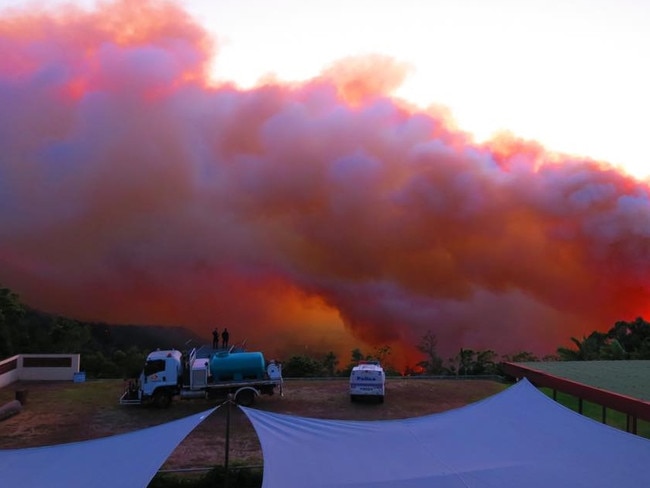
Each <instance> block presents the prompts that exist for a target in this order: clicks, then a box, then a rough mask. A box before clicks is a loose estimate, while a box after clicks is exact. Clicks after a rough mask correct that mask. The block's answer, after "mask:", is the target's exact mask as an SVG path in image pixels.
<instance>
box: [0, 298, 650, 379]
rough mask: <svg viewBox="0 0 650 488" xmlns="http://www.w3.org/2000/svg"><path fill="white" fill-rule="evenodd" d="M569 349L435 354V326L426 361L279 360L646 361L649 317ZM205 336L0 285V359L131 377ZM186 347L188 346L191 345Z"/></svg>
mask: <svg viewBox="0 0 650 488" xmlns="http://www.w3.org/2000/svg"><path fill="white" fill-rule="evenodd" d="M570 340H571V343H572V345H573V346H574V347H573V348H568V347H558V348H557V351H556V354H554V355H551V356H547V357H543V358H538V357H536V356H535V355H534V354H532V353H530V352H527V351H522V352H520V353H517V354H514V355H503V356H500V355H499V354H497V353H496V352H495V351H493V350H473V349H465V348H461V349H460V351H459V352H458V353H457V354H456V355H455V356H454V357H452V358H448V359H446V360H445V359H444V358H442V357H441V356H440V355H439V354H438V347H437V339H436V336H435V333H434V332H433V331H432V330H429V331H427V333H426V334H425V335H424V336H423V337H422V338H421V340H420V342H419V343H418V344H417V345H416V346H417V348H418V350H419V351H420V352H421V353H422V356H423V358H424V359H423V360H422V361H419V362H418V363H417V364H414V365H412V366H409V367H407V368H406V370H405V371H397V370H396V369H395V368H394V367H393V366H392V362H391V348H390V346H381V347H377V348H375V349H374V350H373V351H371V352H363V351H361V350H360V349H354V350H352V351H351V354H350V358H349V360H347V361H344V362H342V361H341V359H340V358H339V357H338V356H337V355H336V354H335V353H334V352H331V351H329V352H326V353H323V354H320V355H317V354H314V355H293V356H290V357H289V358H287V359H285V360H284V361H283V362H282V367H283V374H284V376H285V377H296V378H297V377H327V376H330V377H331V376H349V374H350V371H351V369H352V367H353V366H355V365H356V364H358V363H359V361H362V360H371V359H372V360H379V361H381V363H382V365H383V366H384V368H385V369H386V372H387V374H389V375H416V374H418V375H436V376H438V375H440V376H452V375H453V376H459V375H462V376H480V375H500V374H501V369H500V364H501V363H502V362H504V361H513V362H531V361H591V360H626V359H627V360H629V359H650V323H648V322H646V321H645V320H644V319H643V318H641V317H639V318H637V319H635V320H634V321H631V322H626V321H619V322H616V323H615V324H614V325H613V326H612V328H611V329H610V330H609V331H607V332H598V331H594V332H592V333H591V334H589V335H588V336H586V337H583V338H582V339H577V338H575V337H571V338H570ZM202 342H203V341H202V339H201V338H200V337H198V336H196V334H194V333H193V332H192V331H191V330H189V329H187V328H184V327H167V326H156V325H146V326H142V325H111V324H105V323H101V322H83V321H78V320H73V319H68V318H65V317H61V316H57V315H52V314H47V313H44V312H41V311H38V310H35V309H33V308H31V307H28V306H26V305H24V304H22V303H21V301H20V299H19V297H18V295H17V294H16V293H14V292H12V291H11V290H10V289H8V288H4V287H2V286H0V360H2V359H5V358H7V357H11V356H13V355H15V354H21V353H22V354H29V353H70V352H71V351H74V352H78V353H80V354H81V362H82V369H83V370H84V371H85V372H86V375H87V376H88V377H90V378H132V377H135V376H137V375H138V374H139V372H140V370H141V369H142V366H143V364H144V361H145V358H146V356H147V354H148V353H149V352H150V351H151V349H152V348H161V349H170V348H178V347H179V345H180V346H181V347H185V346H187V345H188V344H190V343H191V344H192V346H194V345H199V344H201V343H202ZM192 346H188V347H192Z"/></svg>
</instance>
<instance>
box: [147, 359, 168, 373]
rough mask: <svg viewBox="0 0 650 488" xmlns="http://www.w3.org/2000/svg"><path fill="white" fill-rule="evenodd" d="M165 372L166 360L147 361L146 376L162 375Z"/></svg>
mask: <svg viewBox="0 0 650 488" xmlns="http://www.w3.org/2000/svg"><path fill="white" fill-rule="evenodd" d="M161 371H165V360H164V359H154V360H151V361H147V363H146V364H145V365H144V375H145V376H151V375H152V374H156V373H160V372H161Z"/></svg>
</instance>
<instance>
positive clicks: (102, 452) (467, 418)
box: [0, 380, 650, 488]
mask: <svg viewBox="0 0 650 488" xmlns="http://www.w3.org/2000/svg"><path fill="white" fill-rule="evenodd" d="M388 401H399V398H389V399H388ZM378 408H381V407H380V406H379V407H378ZM242 409H243V410H244V412H245V413H246V415H247V416H248V418H249V419H250V420H251V422H252V423H253V426H254V427H255V430H256V432H257V434H258V436H259V438H260V442H261V445H262V450H263V455H264V482H263V483H264V484H263V487H264V488H286V487H315V488H318V487H342V488H358V487H361V488H366V487H379V488H381V487H386V488H388V487H391V488H393V487H395V488H420V487H444V488H452V487H453V488H456V487H458V488H477V487H481V488H483V487H494V488H497V487H498V488H508V487H516V488H521V487H533V488H534V487H540V488H541V487H544V488H547V487H571V488H575V487H589V488H594V487H603V488H605V487H606V488H612V487H629V488H632V487H635V488H636V487H650V470H648V468H647V466H648V463H649V462H650V440H647V439H644V438H641V437H637V436H635V435H632V434H628V433H626V432H623V431H620V430H617V429H614V428H612V427H609V426H606V425H603V424H600V423H598V422H596V421H593V420H590V419H588V418H586V417H583V416H581V415H579V414H577V413H575V412H573V411H571V410H569V409H566V408H565V407H562V406H561V405H559V404H558V403H556V402H554V401H553V400H551V399H550V398H548V397H546V396H545V395H544V394H542V393H541V392H539V391H538V390H537V389H536V388H535V387H534V386H532V385H531V384H530V383H529V382H528V381H526V380H522V381H520V382H519V383H517V384H516V385H514V386H512V387H510V388H508V389H507V390H505V391H503V392H502V393H499V394H497V395H494V396H492V397H490V398H487V399H485V400H483V401H480V402H477V403H475V404H472V405H469V406H467V407H463V408H459V409H456V410H451V411H448V412H444V413H440V414H435V415H428V416H424V417H418V418H411V419H403V420H390V421H341V420H319V419H310V418H304V417H295V416H289V415H281V414H273V413H268V412H263V411H259V410H254V409H251V408H244V407H242ZM214 410H215V409H211V410H206V411H205V412H202V413H199V414H196V415H192V416H190V417H186V418H184V419H180V420H176V421H173V422H170V423H167V424H164V425H160V426H157V427H151V428H149V429H143V430H139V431H136V432H131V433H129V434H122V435H116V436H112V437H108V438H103V439H96V440H92V441H85V442H76V443H70V444H63V445H57V446H49V447H39V448H30V449H15V450H0V486H16V487H18V486H19V487H21V488H22V487H27V488H29V487H43V486H47V487H55V488H56V487H71V486H87V487H93V488H94V487H100V488H102V487H111V488H112V487H146V486H147V484H148V483H149V481H150V480H151V479H152V478H153V476H154V475H155V474H156V472H157V471H158V469H159V468H160V466H162V465H163V463H164V462H165V460H166V459H167V457H168V456H169V455H170V454H171V453H172V452H173V450H174V449H175V448H176V446H177V445H178V444H179V443H180V442H181V441H182V440H183V439H184V438H185V437H186V436H187V435H188V434H189V433H190V432H191V431H192V429H194V428H195V427H196V426H197V425H198V424H199V423H200V422H201V421H202V420H203V419H205V418H206V417H207V416H208V415H210V414H211V413H212V412H213V411H214Z"/></svg>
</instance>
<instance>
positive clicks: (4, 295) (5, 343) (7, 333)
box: [0, 287, 28, 358]
mask: <svg viewBox="0 0 650 488" xmlns="http://www.w3.org/2000/svg"><path fill="white" fill-rule="evenodd" d="M24 315H25V309H24V308H23V306H22V304H21V303H20V299H19V297H18V295H17V294H15V293H14V292H12V291H11V290H10V289H9V288H4V287H0V358H3V357H7V356H12V355H14V354H17V353H18V352H19V351H17V347H19V346H20V345H21V343H22V342H26V341H27V339H28V338H27V337H26V331H25V330H24V329H23V328H22V327H21V323H20V321H21V319H22V318H23V316H24Z"/></svg>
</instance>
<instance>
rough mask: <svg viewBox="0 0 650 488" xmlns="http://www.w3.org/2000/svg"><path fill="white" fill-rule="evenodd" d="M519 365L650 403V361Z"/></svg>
mask: <svg viewBox="0 0 650 488" xmlns="http://www.w3.org/2000/svg"><path fill="white" fill-rule="evenodd" d="M517 364H520V365H522V366H525V367H527V368H530V369H536V370H538V371H542V372H544V373H549V374H552V375H554V376H559V377H561V378H566V379H569V380H573V381H577V382H578V383H584V384H585V385H589V386H593V387H595V388H601V389H603V390H607V391H612V392H614V393H620V394H621V395H627V396H630V397H633V398H638V399H640V400H645V401H650V361H556V362H555V361H552V362H544V361H542V362H534V363H517Z"/></svg>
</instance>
